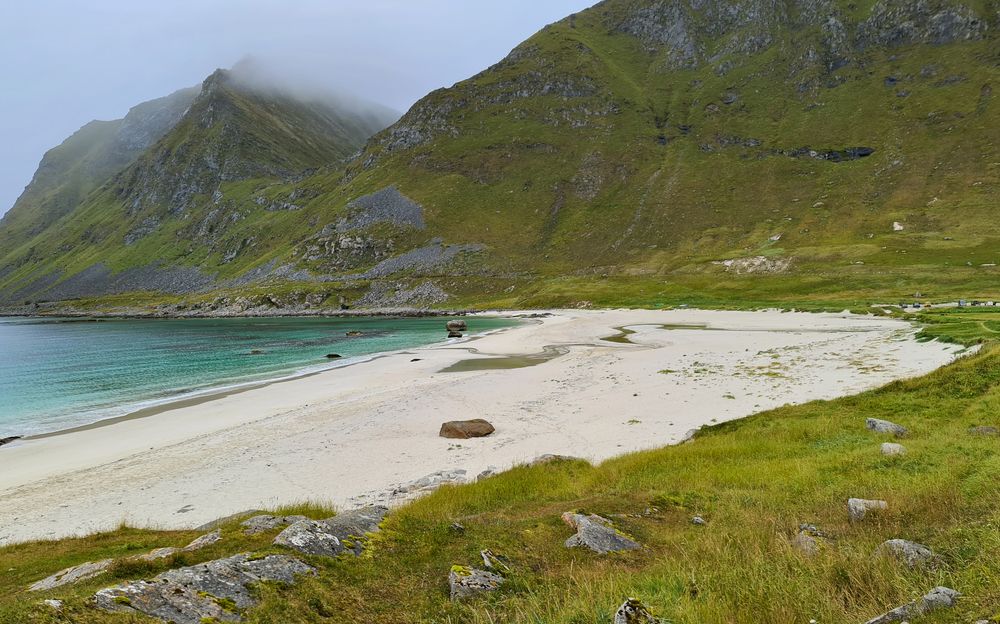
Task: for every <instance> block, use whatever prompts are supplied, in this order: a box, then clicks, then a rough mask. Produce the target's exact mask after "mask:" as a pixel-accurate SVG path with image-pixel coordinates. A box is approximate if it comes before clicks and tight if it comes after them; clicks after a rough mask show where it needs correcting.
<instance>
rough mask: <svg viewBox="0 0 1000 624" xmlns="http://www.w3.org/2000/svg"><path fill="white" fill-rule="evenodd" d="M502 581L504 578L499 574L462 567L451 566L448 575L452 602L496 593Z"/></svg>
mask: <svg viewBox="0 0 1000 624" xmlns="http://www.w3.org/2000/svg"><path fill="white" fill-rule="evenodd" d="M503 581H504V578H503V577H502V576H500V575H499V574H494V573H493V572H486V571H484V570H477V569H475V568H466V567H462V566H453V567H452V568H451V572H450V573H449V574H448V583H449V585H451V599H452V600H465V599H466V598H472V597H474V596H477V595H479V594H482V593H486V592H492V591H496V590H497V589H499V588H500V586H501V585H502V584H503Z"/></svg>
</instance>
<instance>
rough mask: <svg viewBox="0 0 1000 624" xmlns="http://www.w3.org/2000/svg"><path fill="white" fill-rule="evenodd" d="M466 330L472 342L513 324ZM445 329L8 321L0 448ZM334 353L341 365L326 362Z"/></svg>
mask: <svg viewBox="0 0 1000 624" xmlns="http://www.w3.org/2000/svg"><path fill="white" fill-rule="evenodd" d="M466 320H467V322H468V323H469V332H470V333H479V332H484V331H489V330H492V329H497V328H500V327H507V326H510V325H512V324H513V323H514V321H512V320H509V319H499V318H471V319H466ZM446 321H447V319H444V318H417V319H393V318H344V319H321V318H282V319H190V320H188V319H185V320H100V321H95V320H75V319H74V320H70V319H34V318H31V319H29V318H8V319H2V318H0V438H3V437H6V436H12V435H30V434H37V433H44V432H51V431H58V430H62V429H66V428H69V427H75V426H79V425H84V424H89V423H93V422H96V421H98V420H102V419H104V418H110V417H114V416H120V415H123V414H127V413H129V412H132V411H134V410H136V409H139V408H141V407H145V406H149V405H154V404H156V403H157V402H163V401H168V400H172V399H176V398H178V397H182V396H185V395H191V394H196V393H199V392H205V391H208V390H212V389H218V388H226V387H232V386H235V385H239V384H242V383H248V382H254V381H261V380H266V379H275V378H280V377H285V376H288V375H292V374H296V373H304V372H310V371H313V370H322V369H324V368H330V367H335V366H343V365H345V364H350V363H352V362H356V361H360V360H361V359H364V358H365V357H366V356H371V355H373V354H376V353H379V352H384V351H395V350H399V349H409V348H413V347H418V346H422V345H428V344H431V343H435V342H443V341H445V340H446V338H447V332H446V331H445V328H444V325H445V322H446ZM348 332H361V334H362V335H361V336H348V335H347V333H348ZM329 353H337V354H340V355H342V356H343V359H341V360H328V359H327V358H326V355H327V354H329Z"/></svg>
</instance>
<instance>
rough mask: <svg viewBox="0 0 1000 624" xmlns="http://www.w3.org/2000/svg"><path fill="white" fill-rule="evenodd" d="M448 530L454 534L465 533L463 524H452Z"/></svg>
mask: <svg viewBox="0 0 1000 624" xmlns="http://www.w3.org/2000/svg"><path fill="white" fill-rule="evenodd" d="M448 530H449V531H451V532H452V533H459V534H461V533H465V526H464V525H463V524H462V523H461V522H452V523H451V525H450V526H449V527H448Z"/></svg>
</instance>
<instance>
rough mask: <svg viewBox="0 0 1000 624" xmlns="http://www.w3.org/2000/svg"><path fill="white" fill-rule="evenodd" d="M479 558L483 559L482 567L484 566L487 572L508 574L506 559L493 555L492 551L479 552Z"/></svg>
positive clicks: (508, 567) (508, 568)
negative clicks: (495, 571) (498, 571)
mask: <svg viewBox="0 0 1000 624" xmlns="http://www.w3.org/2000/svg"><path fill="white" fill-rule="evenodd" d="M479 556H480V557H482V558H483V565H484V566H486V569H487V570H501V571H503V572H510V566H509V565H507V559H506V558H505V557H501V556H500V555H496V554H494V553H493V551H492V550H489V549H486V550H483V551H480V553H479Z"/></svg>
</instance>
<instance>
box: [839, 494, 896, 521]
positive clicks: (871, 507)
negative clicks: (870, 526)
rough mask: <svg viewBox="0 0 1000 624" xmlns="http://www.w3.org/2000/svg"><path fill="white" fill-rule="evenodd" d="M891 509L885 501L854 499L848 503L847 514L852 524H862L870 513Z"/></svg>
mask: <svg viewBox="0 0 1000 624" xmlns="http://www.w3.org/2000/svg"><path fill="white" fill-rule="evenodd" d="M888 508H889V503H887V502H885V501H883V500H865V499H863V498H852V499H849V500H848V501H847V514H848V516H849V517H850V519H851V522H860V521H861V520H864V519H865V516H867V515H868V512H870V511H882V510H885V509H888Z"/></svg>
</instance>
